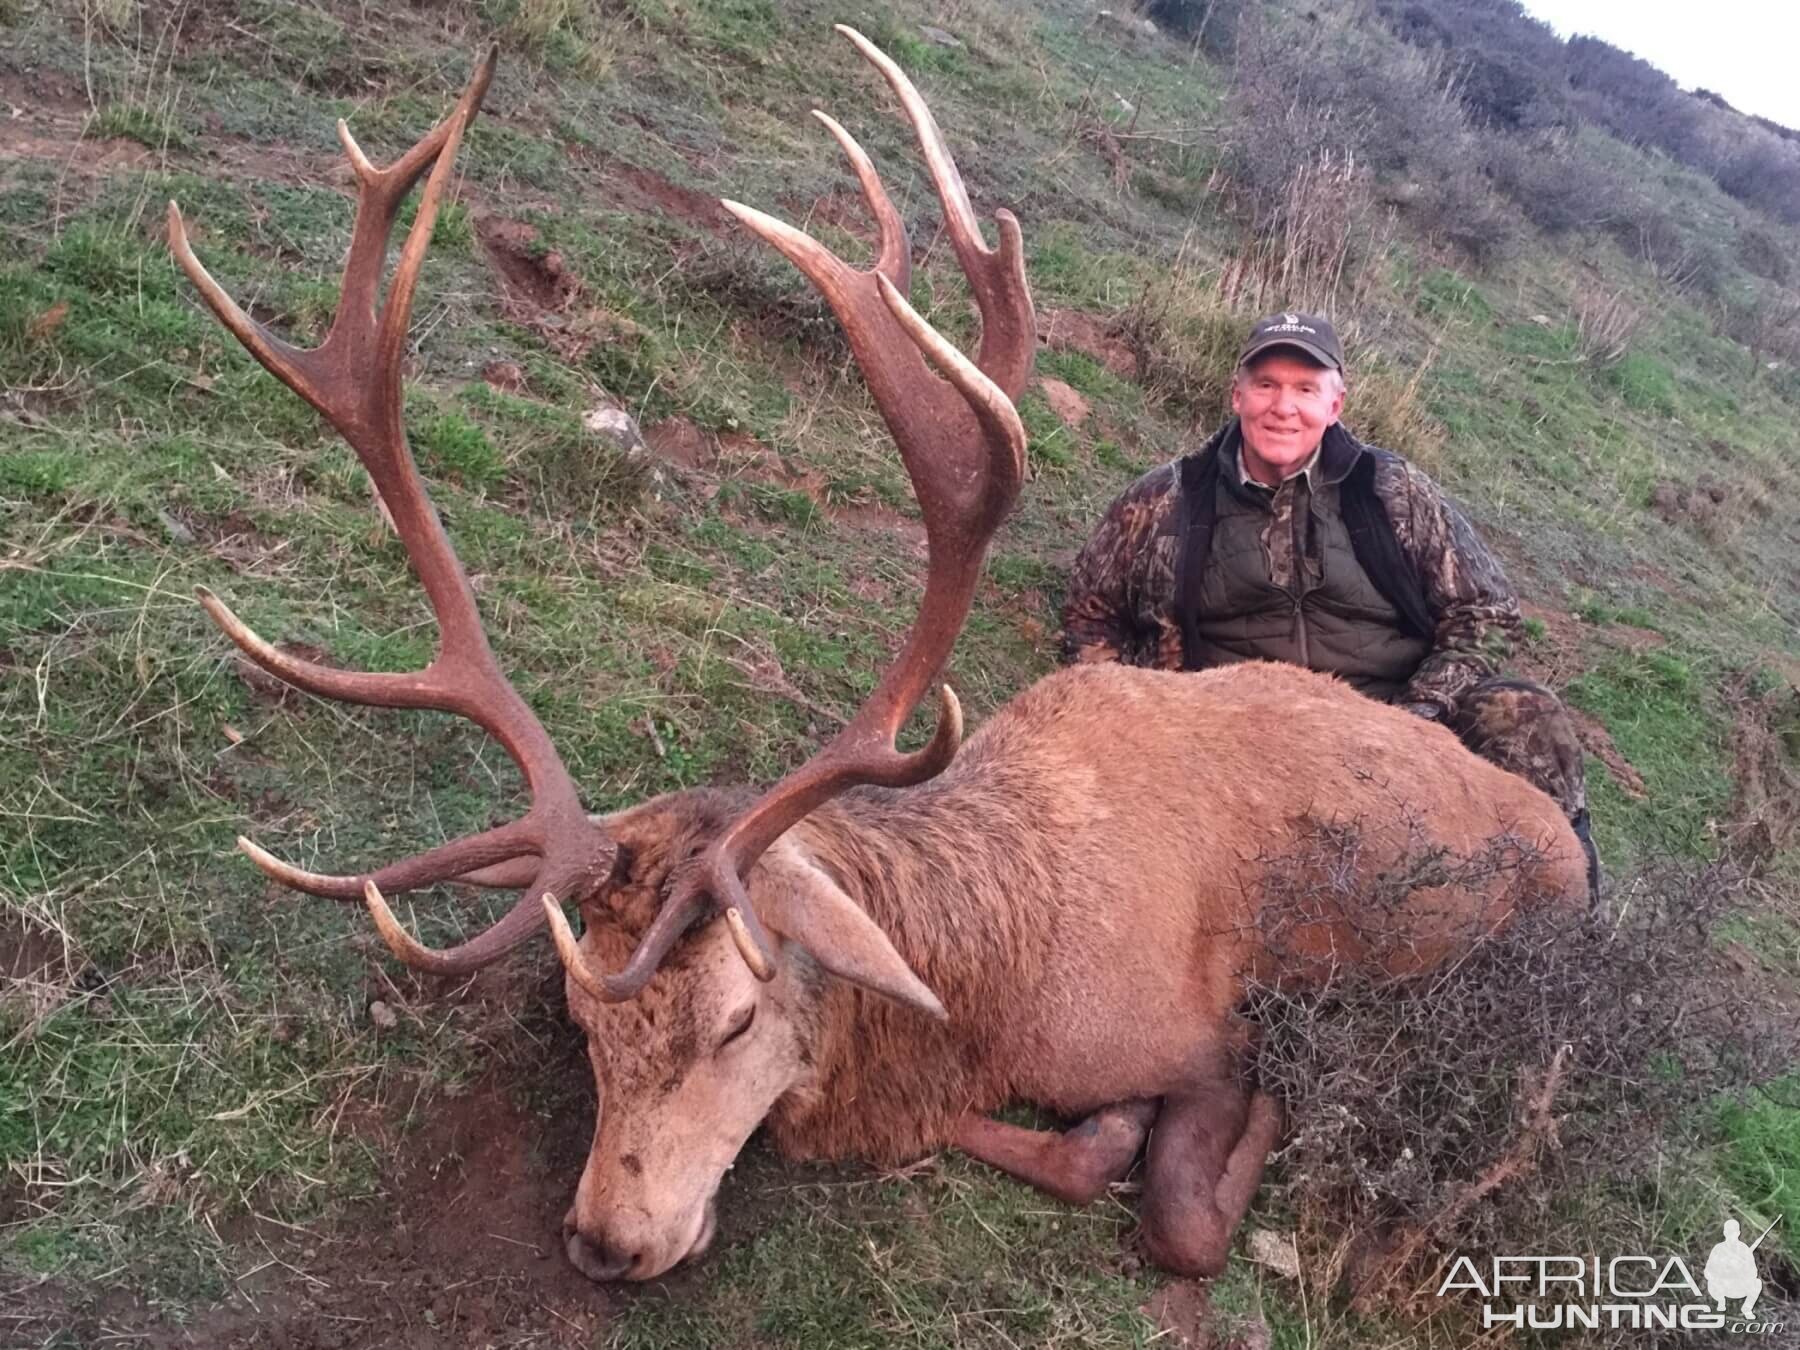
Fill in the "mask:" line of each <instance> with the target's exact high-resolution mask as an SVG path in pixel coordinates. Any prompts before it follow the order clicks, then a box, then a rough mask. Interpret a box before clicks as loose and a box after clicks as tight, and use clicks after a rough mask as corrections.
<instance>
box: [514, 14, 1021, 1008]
mask: <svg viewBox="0 0 1800 1350" xmlns="http://www.w3.org/2000/svg"><path fill="white" fill-rule="evenodd" d="M837 31H838V32H839V33H841V34H843V35H844V37H846V38H847V39H849V41H850V42H851V44H852V45H854V46H855V47H856V49H857V50H858V51H860V52H861V53H862V55H863V56H864V57H865V58H866V59H867V60H868V61H869V63H870V64H871V65H873V66H874V67H875V68H876V69H877V70H878V71H880V73H881V74H882V76H883V77H884V78H885V79H886V80H887V82H888V85H889V86H890V87H891V88H892V89H893V91H894V93H895V94H896V95H897V96H898V97H899V100H900V104H901V107H902V108H903V109H904V111H905V113H906V115H907V117H908V119H909V120H910V121H911V122H912V124H913V128H914V130H915V132H916V133H917V135H918V139H919V145H920V147H921V149H922V150H923V152H924V157H925V163H926V166H927V168H928V170H929V172H930V174H931V178H932V182H933V183H934V185H935V186H936V188H937V194H938V198H939V200H940V201H941V202H942V203H943V207H944V225H945V229H946V231H947V232H948V233H949V236H950V242H951V246H952V248H953V249H954V250H955V252H956V257H957V261H958V262H959V263H960V264H961V266H962V269H963V273H964V275H966V276H967V277H968V279H969V285H970V288H971V289H972V290H973V292H974V295H975V302H976V305H977V306H978V307H979V308H980V311H981V326H982V333H981V347H980V350H979V353H978V355H977V357H976V359H975V360H974V361H970V360H969V359H968V358H967V357H965V356H964V355H963V354H962V353H961V352H959V351H957V349H956V348H955V347H953V346H952V345H951V344H950V343H948V342H946V341H945V340H944V339H943V337H942V336H940V335H939V334H938V333H937V332H936V331H935V330H934V329H933V328H932V327H931V325H930V324H928V323H926V322H925V320H924V319H923V318H921V317H920V316H919V315H918V313H917V312H916V311H914V309H913V308H912V306H911V305H910V304H909V303H908V302H907V299H906V291H907V289H908V286H909V283H910V275H911V250H910V245H909V244H908V242H907V237H906V229H905V226H904V225H903V224H902V222H901V220H900V216H899V213H898V212H897V211H896V210H895V209H894V206H893V203H892V202H891V201H890V200H889V199H888V195H887V192H886V190H885V189H884V188H883V187H882V185H881V180H880V178H879V177H877V175H876V173H875V169H874V166H873V165H872V164H871V163H870V160H869V157H868V155H867V154H865V153H864V151H863V149H862V147H861V146H859V145H858V144H857V143H856V141H855V140H854V139H853V138H852V137H851V135H850V133H849V132H847V131H845V130H844V128H843V127H842V126H840V125H839V124H838V123H836V122H835V121H833V120H832V119H831V118H829V117H827V116H826V115H825V114H824V113H822V112H815V113H814V116H815V117H817V118H818V119H819V120H820V121H821V122H822V123H824V124H825V126H826V127H827V128H829V129H830V131H831V133H832V135H833V136H835V137H836V138H837V140H838V143H839V144H840V145H841V146H842V147H843V150H844V153H845V155H846V156H847V157H848V159H849V161H850V165H851V168H852V170H853V171H854V172H855V174H856V176H857V179H858V181H859V182H860V183H861V185H862V191H863V196H864V198H865V200H866V201H867V202H868V205H869V210H870V212H871V213H872V214H873V215H874V217H875V221H876V224H877V226H878V228H879V231H880V241H881V242H880V247H879V251H878V254H877V257H876V260H875V263H874V266H873V267H872V268H871V269H870V270H868V271H858V270H856V269H854V268H852V267H850V266H849V265H848V264H846V263H845V262H844V261H843V260H842V259H840V258H838V257H837V256H836V255H835V254H833V253H832V252H831V251H830V250H829V249H827V248H825V247H824V245H822V244H820V243H819V242H818V241H816V240H814V239H812V238H810V237H808V236H807V235H805V234H803V233H801V232H800V231H799V230H796V229H794V228H793V227H792V226H789V225H786V224H784V223H783V222H781V221H779V220H776V219H775V218H774V217H772V216H768V215H764V214H763V213H762V212H760V211H757V210H754V209H752V208H750V207H748V206H743V205H741V204H739V203H737V202H732V201H727V202H725V203H724V205H725V208H726V209H727V210H728V211H730V212H731V213H732V214H733V215H734V216H736V217H737V218H738V220H740V221H741V222H743V224H744V225H745V227H746V228H748V229H749V230H751V231H752V232H754V233H755V234H757V235H760V236H761V237H762V238H763V239H765V240H767V241H768V242H769V243H770V244H772V245H774V247H776V248H777V249H779V250H780V251H781V252H782V253H783V254H784V255H786V257H787V258H788V259H789V260H790V261H791V262H793V264H794V265H795V266H796V267H798V268H799V269H800V270H801V271H802V272H803V273H805V274H806V277H807V279H808V280H809V281H811V282H812V284H813V285H814V286H815V287H816V288H817V289H818V291H819V293H820V294H821V295H823V296H824V297H825V300H826V302H827V303H828V304H830V306H831V308H832V310H833V312H834V313H835V314H836V315H837V317H838V320H839V322H841V323H842V324H843V326H844V330H845V332H846V334H847V335H848V337H849V339H850V349H851V352H852V354H853V355H854V356H855V357H856V361H857V364H858V366H860V367H861V369H862V372H863V375H864V378H865V379H867V381H868V384H869V390H870V393H871V394H872V395H873V396H874V399H875V403H876V406H877V407H878V408H879V409H880V410H881V415H882V419H883V420H884V421H885V422H886V423H887V426H888V430H889V431H890V432H891V433H892V435H893V438H894V442H895V444H896V445H898V446H899V449H900V456H901V459H902V460H903V461H904V462H905V464H906V470H907V474H908V475H909V476H910V477H911V479H912V483H913V490H914V492H915V493H916V494H917V497H918V500H919V507H920V510H921V512H922V514H923V515H924V518H925V534H926V542H927V546H928V548H929V551H930V563H929V568H928V572H927V577H926V582H925V596H924V600H923V601H922V603H921V605H920V608H919V614H918V617H917V619H916V620H915V621H914V624H913V627H912V630H911V632H910V633H909V634H908V636H907V639H906V643H905V645H904V647H903V648H902V649H901V652H900V655H899V656H898V658H896V660H895V661H894V664H893V665H892V666H890V667H889V668H888V670H887V672H886V673H885V674H884V675H883V676H882V679H881V682H880V683H879V685H878V686H877V687H876V689H875V692H874V693H873V694H872V695H871V696H870V697H869V700H868V701H867V702H866V703H865V704H864V705H863V707H862V708H861V710H860V711H858V713H857V714H856V716H855V717H854V718H853V719H852V720H851V722H850V724H849V725H848V726H846V727H845V728H844V730H843V731H842V732H840V733H839V734H838V736H837V737H836V738H835V739H834V740H833V741H832V742H831V744H829V745H828V746H826V747H825V748H824V749H823V750H822V751H820V753H819V754H818V755H817V756H815V757H814V758H813V759H811V760H810V761H808V762H807V763H806V764H804V765H802V766H801V767H800V768H798V769H796V770H794V771H793V772H792V773H790V774H789V775H788V776H787V777H786V778H784V779H782V780H781V781H780V782H779V783H777V784H776V785H775V786H774V787H773V788H771V789H770V790H769V791H768V792H767V793H765V794H764V795H763V796H762V797H761V798H760V799H759V800H758V801H757V802H756V803H755V804H754V805H753V806H751V807H750V808H749V810H747V811H746V812H745V813H744V814H743V815H742V816H740V817H738V818H737V819H736V820H735V821H734V822H732V824H731V825H730V826H729V827H728V828H727V829H726V830H725V832H724V833H723V834H722V835H721V836H720V837H719V838H718V839H717V840H716V841H715V842H714V843H713V844H712V846H711V847H710V848H708V849H707V850H706V851H705V852H704V853H703V854H701V855H700V856H699V857H698V858H697V859H695V860H694V861H693V863H691V864H689V865H688V866H687V867H686V868H685V869H683V871H682V872H681V873H680V874H679V876H678V879H677V881H676V883H675V885H674V887H673V889H672V891H671V894H670V897H669V899H668V900H667V901H666V902H665V903H664V904H663V906H662V908H661V909H660V910H659V911H658V913H657V916H656V918H655V920H654V921H653V922H652V924H651V926H650V928H649V930H648V931H647V932H646V933H645V935H644V938H643V940H642V941H641V942H640V943H639V945H638V947H637V950H636V951H635V952H634V953H633V954H632V957H631V959H630V961H629V962H628V963H627V964H626V966H625V968H624V969H623V970H622V971H620V972H619V973H618V974H616V975H604V974H600V973H598V972H595V971H593V970H592V969H590V968H588V967H587V965H586V964H585V962H584V961H583V959H582V956H581V953H580V951H579V949H578V948H577V947H576V944H575V939H574V935H573V933H572V932H571V931H570V930H569V927H568V924H567V922H566V921H565V920H564V918H563V916H562V913H561V911H560V910H558V909H556V907H555V906H554V905H549V904H546V905H545V911H546V916H547V918H548V920H549V922H550V924H551V928H552V933H553V935H554V936H555V938H556V941H557V947H558V950H559V951H560V952H561V953H562V956H563V959H564V962H565V964H567V965H568V966H569V968H570V970H571V971H572V972H573V973H574V974H575V977H576V979H577V980H578V981H579V982H580V983H581V984H582V985H583V987H584V988H586V989H588V991H589V992H590V993H592V994H594V995H595V996H596V997H599V998H605V999H609V1000H618V999H625V998H630V997H631V996H632V995H634V994H636V993H637V992H638V991H639V990H640V989H642V988H643V986H644V985H645V984H646V983H648V982H649V980H650V978H651V976H652V975H654V974H655V972H656V970H657V967H658V966H659V965H660V964H661V963H662V961H663V959H664V957H665V956H666V955H667V954H668V951H669V949H670V947H671V946H673V944H674V942H675V940H676V939H677V938H678V937H679V936H680V935H681V934H682V932H683V931H685V929H686V928H687V926H688V924H689V923H690V922H691V921H692V920H693V918H694V916H695V915H696V914H697V913H699V912H701V911H702V910H704V909H706V908H707V907H709V906H712V907H716V908H720V909H723V910H724V914H725V919H726V922H727V924H728V925H729V926H730V929H731V933H732V936H733V937H734V939H735V940H736V942H737V946H738V950H739V951H740V952H741V953H742V955H743V957H744V960H745V962H746V964H748V965H749V967H750V969H751V970H752V971H753V972H754V973H755V974H756V975H757V977H758V978H759V979H764V980H767V979H770V978H772V977H773V975H774V973H775V958H774V947H773V944H772V943H771V942H770V939H769V935H768V933H767V931H766V930H765V929H764V927H763V925H762V923H761V921H760V920H759V919H758V918H757V916H756V911H755V910H754V909H753V908H752V906H751V904H750V898H749V894H748V892H747V891H746V889H745V885H744V879H745V877H746V876H747V875H748V873H749V870H750V868H751V866H752V865H753V864H754V863H755V862H756V860H757V859H758V858H759V857H761V856H762V854H763V852H764V851H765V850H766V849H767V848H768V847H769V846H770V845H771V844H773V843H774V842H775V840H776V839H777V838H779V837H780V836H781V834H782V833H783V832H784V831H786V830H787V829H789V828H790V827H791V826H793V825H794V824H795V823H796V822H798V821H799V820H801V819H802V818H803V817H804V816H805V815H806V814H807V813H808V812H809V811H812V810H813V809H814V808H816V807H818V806H819V805H821V804H822V803H824V802H825V801H828V800H829V799H831V798H832V797H834V796H837V795H838V794H839V793H841V792H843V791H844V790H845V789H846V788H848V787H851V786H853V785H855V784H858V783H876V784H881V785H884V786H889V787H903V786H907V785H910V784H913V783H919V782H922V781H924V780H925V779H928V778H931V777H933V776H934V775H936V774H938V773H941V772H943V770H944V769H945V768H946V767H947V766H948V765H949V763H950V761H951V759H952V758H953V757H954V756H955V754H956V750H957V747H958V745H959V744H960V743H961V739H962V715H961V711H960V709H959V707H958V704H957V701H956V696H955V695H954V694H953V693H952V692H951V691H950V689H949V687H948V686H945V687H944V688H943V689H942V690H941V695H940V698H941V706H940V711H939V718H938V726H937V731H936V734H935V735H933V737H932V739H931V742H930V743H929V744H928V745H926V746H925V747H924V748H923V749H922V750H919V751H916V752H914V753H912V754H903V753H901V752H900V751H899V750H898V749H897V748H896V746H895V737H896V736H897V735H898V734H899V731H900V728H901V727H902V726H903V725H905V722H906V719H907V718H908V717H909V716H911V714H912V711H913V709H914V708H916V707H917V706H918V704H919V700H920V699H921V698H922V697H923V696H924V694H925V691H926V689H927V688H928V687H929V685H930V682H931V680H932V679H933V678H934V677H935V675H936V673H937V671H938V670H939V669H940V668H941V667H942V665H943V663H944V660H945V659H946V658H947V657H948V656H949V654H950V649H951V646H952V645H953V644H954V643H955V641H956V636H957V634H958V633H959V632H960V631H961V630H962V626H963V623H964V621H965V620H966V619H967V618H968V613H969V606H970V604H971V602H972V600H973V598H974V592H975V585H976V582H977V581H978V579H979V577H980V573H981V562H982V558H983V556H984V554H985V553H986V550H987V546H988V541H989V540H990V539H991V538H992V537H993V533H994V531H995V530H996V529H997V528H998V527H999V524H1000V522H1001V520H1002V519H1003V518H1004V517H1005V516H1006V514H1007V512H1008V511H1010V510H1011V509H1012V505H1013V502H1014V501H1015V500H1016V499H1017V497H1018V493H1019V484H1020V481H1021V480H1022V478H1023V476H1024V469H1025V430H1024V427H1023V425H1022V424H1021V423H1020V421H1019V415H1018V412H1017V410H1016V409H1015V408H1014V407H1013V399H1015V398H1017V397H1018V395H1019V394H1020V393H1021V392H1022V390H1023V389H1024V387H1025V381H1026V379H1027V377H1028V376H1029V375H1030V373H1031V365H1032V358H1033V354H1034V352H1035V349H1036V341H1037V338H1036V324H1035V322H1034V318H1033V314H1032V306H1031V294H1030V291H1029V289H1028V287H1027V285H1026V281H1025V262H1024V247H1023V243H1022V241H1021V238H1020V234H1019V224H1018V221H1017V220H1015V219H1014V218H1013V216H1012V215H1011V213H1010V212H1007V211H1000V212H998V213H997V215H996V221H997V224H998V226H999V233H1000V246H999V247H998V248H997V249H990V248H988V247H987V245H986V244H985V243H984V242H983V240H982V237H981V231H980V227H979V225H978V224H977V222H976V219H975V213H974V210H973V209H972V208H971V206H970V204H969V197H968V193H967V191H966V190H965V189H964V187H963V183H962V178H961V176H960V175H959V174H958V173H957V170H956V163H955V161H954V160H953V159H952V158H951V155H950V151H949V149H948V147H947V146H946V145H945V144H944V138H943V135H942V133H941V132H940V131H939V130H938V127H937V123H936V121H935V120H933V118H932V116H931V111H930V109H928V108H927V107H926V106H925V100H924V99H923V98H922V97H921V96H920V94H919V91H918V90H917V89H915V88H914V87H913V84H912V81H910V80H909V79H907V77H906V75H905V73H904V72H902V71H901V69H900V68H899V67H898V66H897V65H895V64H894V62H893V61H891V60H889V59H888V57H887V56H886V55H885V54H884V53H883V52H882V51H881V50H880V49H879V48H877V47H876V46H875V45H874V44H873V43H872V42H870V41H869V40H868V39H867V38H865V37H863V35H862V34H860V33H858V32H856V31H855V30H854V29H852V28H848V27H845V26H843V25H841V24H840V25H838V28H837ZM928 362H929V365H930V366H935V367H936V368H937V370H938V371H940V372H941V373H942V376H943V378H941V379H940V378H938V376H936V375H934V374H932V372H931V370H930V369H929V368H928V364H927V363H928Z"/></svg>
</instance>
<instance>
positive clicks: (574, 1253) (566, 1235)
mask: <svg viewBox="0 0 1800 1350" xmlns="http://www.w3.org/2000/svg"><path fill="white" fill-rule="evenodd" d="M563 1250H564V1251H565V1252H567V1253H568V1254H569V1264H570V1265H572V1266H574V1267H575V1269H577V1270H579V1271H580V1272H581V1273H582V1274H583V1275H585V1276H587V1277H588V1278H589V1279H590V1280H593V1281H594V1282H595V1283H597V1284H608V1283H610V1282H612V1281H613V1280H622V1279H624V1278H625V1276H626V1274H627V1273H628V1272H629V1271H630V1270H631V1268H632V1267H633V1266H635V1265H637V1264H638V1255H637V1253H636V1252H626V1253H624V1254H623V1255H621V1254H618V1253H616V1252H611V1251H608V1250H607V1246H606V1243H605V1242H604V1241H596V1240H595V1239H593V1238H590V1237H588V1236H587V1235H586V1234H584V1233H583V1232H582V1231H581V1230H580V1229H579V1228H577V1227H576V1226H575V1218H574V1215H570V1216H569V1217H568V1218H566V1219H564V1220H563Z"/></svg>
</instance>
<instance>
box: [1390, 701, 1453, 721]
mask: <svg viewBox="0 0 1800 1350" xmlns="http://www.w3.org/2000/svg"><path fill="white" fill-rule="evenodd" d="M1394 706H1395V707H1397V708H1399V709H1400V711H1401V712H1409V713H1411V714H1412V715H1413V716H1414V717H1423V718H1424V719H1425V720H1426V721H1427V722H1441V721H1443V720H1444V710H1443V709H1442V708H1440V707H1438V705H1437V704H1435V703H1397V704H1395V705H1394Z"/></svg>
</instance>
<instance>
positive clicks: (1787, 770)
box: [1725, 676, 1800, 862]
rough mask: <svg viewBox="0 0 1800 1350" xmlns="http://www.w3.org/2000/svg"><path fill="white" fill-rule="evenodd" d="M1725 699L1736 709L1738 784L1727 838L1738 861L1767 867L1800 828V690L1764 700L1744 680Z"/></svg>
mask: <svg viewBox="0 0 1800 1350" xmlns="http://www.w3.org/2000/svg"><path fill="white" fill-rule="evenodd" d="M1725 700H1726V703H1727V704H1728V705H1729V706H1730V707H1731V710H1732V724H1731V759H1732V764H1731V777H1732V780H1733V782H1734V783H1735V784H1736V787H1735V789H1734V791H1733V794H1732V800H1731V814H1730V817H1729V821H1728V823H1727V825H1726V827H1725V833H1726V839H1727V842H1728V843H1729V844H1730V845H1731V847H1732V849H1733V851H1734V852H1736V853H1737V854H1738V855H1739V856H1741V857H1743V858H1745V859H1746V860H1748V861H1750V862H1762V861H1766V860H1767V859H1769V858H1772V857H1774V856H1775V855H1776V854H1777V853H1779V852H1781V851H1782V850H1783V849H1785V848H1786V847H1787V846H1788V845H1789V844H1791V843H1792V842H1793V840H1794V836H1795V832H1796V829H1797V827H1800V687H1797V686H1795V685H1792V684H1790V685H1788V686H1787V687H1786V688H1780V687H1778V688H1775V689H1772V690H1769V691H1768V692H1767V693H1764V694H1760V695H1759V694H1756V693H1754V692H1752V690H1751V688H1750V678H1749V676H1744V677H1741V678H1739V679H1738V680H1736V681H1734V682H1733V684H1732V685H1731V686H1730V687H1729V688H1728V689H1727V690H1726V692H1725Z"/></svg>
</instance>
